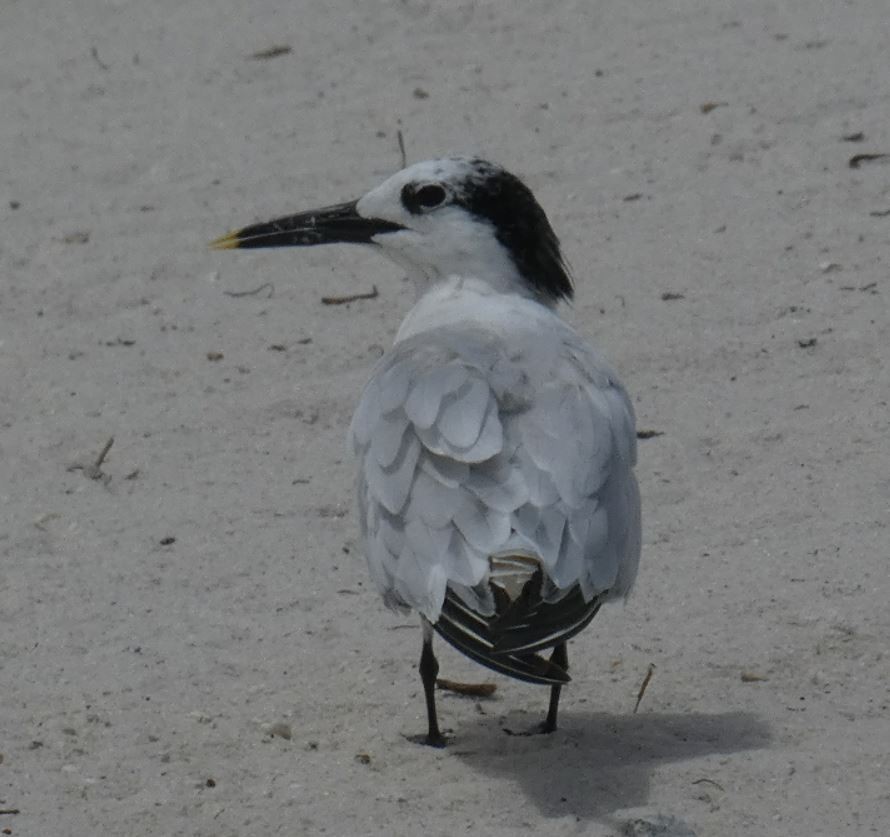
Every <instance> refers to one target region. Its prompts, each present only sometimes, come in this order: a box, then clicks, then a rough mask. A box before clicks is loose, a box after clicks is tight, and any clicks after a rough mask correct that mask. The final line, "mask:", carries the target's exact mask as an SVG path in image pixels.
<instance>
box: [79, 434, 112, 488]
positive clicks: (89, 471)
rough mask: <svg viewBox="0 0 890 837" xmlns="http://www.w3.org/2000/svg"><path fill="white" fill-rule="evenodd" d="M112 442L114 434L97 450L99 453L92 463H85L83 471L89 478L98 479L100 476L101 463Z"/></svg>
mask: <svg viewBox="0 0 890 837" xmlns="http://www.w3.org/2000/svg"><path fill="white" fill-rule="evenodd" d="M113 444H114V436H112V437H111V438H110V439H109V440H108V441H107V442H106V443H105V446H104V447H103V448H102V450H101V451H100V452H99V455H98V456H97V457H96V461H95V462H94V463H93V464H92V465H87V466H86V467H85V468H84V469H83V472H84V474H85V475H86V476H88V477H89V478H90V479H91V480H98V479H101V478H102V463H103V462H104V461H105V457H106V456H108V451H110V450H111V446H112V445H113Z"/></svg>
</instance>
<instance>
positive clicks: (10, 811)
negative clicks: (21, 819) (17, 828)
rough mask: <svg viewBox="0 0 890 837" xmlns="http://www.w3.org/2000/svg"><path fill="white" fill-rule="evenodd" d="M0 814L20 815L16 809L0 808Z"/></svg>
mask: <svg viewBox="0 0 890 837" xmlns="http://www.w3.org/2000/svg"><path fill="white" fill-rule="evenodd" d="M0 814H21V811H20V810H19V809H18V808H0Z"/></svg>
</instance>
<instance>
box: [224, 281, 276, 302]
mask: <svg viewBox="0 0 890 837" xmlns="http://www.w3.org/2000/svg"><path fill="white" fill-rule="evenodd" d="M266 288H268V289H269V296H267V297H266V299H272V297H273V295H274V294H275V286H274V285H273V284H272V283H271V282H264V283H263V284H262V285H260V286H259V287H258V288H254V289H253V290H252V291H223V293H224V294H225V295H226V296H232V297H235V298H236V299H237V298H238V297H241V296H253V295H254V294H258V293H259V292H260V291H264V290H266Z"/></svg>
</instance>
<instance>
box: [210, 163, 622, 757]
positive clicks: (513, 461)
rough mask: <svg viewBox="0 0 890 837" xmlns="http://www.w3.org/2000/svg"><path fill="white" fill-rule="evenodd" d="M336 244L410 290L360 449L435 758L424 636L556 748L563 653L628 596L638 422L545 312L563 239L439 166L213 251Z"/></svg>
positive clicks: (513, 197)
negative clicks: (412, 300) (503, 677)
mask: <svg viewBox="0 0 890 837" xmlns="http://www.w3.org/2000/svg"><path fill="white" fill-rule="evenodd" d="M332 242H352V243H362V244H367V245H371V246H373V247H375V248H378V249H380V250H382V251H383V252H384V253H385V254H387V255H388V256H390V257H391V258H392V259H393V260H394V261H396V262H397V263H398V264H399V265H400V266H402V267H403V268H404V269H406V270H407V271H408V273H409V276H410V277H411V278H412V279H413V281H414V283H415V286H416V288H417V295H418V301H417V303H416V305H415V306H414V308H413V309H412V310H411V311H410V312H409V314H408V315H407V317H406V318H405V320H404V322H403V323H402V326H401V328H400V329H399V333H398V335H397V338H396V342H395V345H394V346H393V348H392V349H391V350H390V351H389V352H387V353H386V354H385V355H384V356H383V357H382V358H381V359H380V361H379V362H378V363H377V365H376V367H375V368H374V370H373V372H372V374H371V379H370V381H369V382H368V384H367V386H366V387H365V389H364V392H363V393H362V396H361V399H360V401H359V404H358V408H357V410H356V412H355V416H354V418H353V421H352V426H351V438H352V445H353V448H354V450H355V453H356V455H357V457H358V462H359V476H358V506H359V514H360V523H361V529H362V536H363V541H364V548H365V554H366V556H367V561H368V566H369V568H370V572H371V576H372V578H373V579H374V582H375V584H376V585H377V588H378V589H379V591H380V592H381V594H382V595H383V598H384V601H385V602H386V603H387V604H388V605H389V606H391V607H394V608H400V609H415V610H417V611H418V612H419V613H420V615H421V617H422V621H423V624H424V643H423V653H422V656H421V665H420V671H421V676H422V679H423V684H424V689H425V695H426V702H427V712H428V720H429V732H428V734H427V736H426V738H425V739H424V740H425V742H426V743H429V744H433V745H436V746H441V745H442V744H443V743H444V737H443V736H442V734H441V732H440V730H439V727H438V720H437V715H436V707H435V696H434V689H435V679H436V674H437V672H438V663H437V661H436V659H435V656H434V654H433V651H432V633H433V629H435V630H436V631H438V632H439V633H440V634H441V635H442V636H443V637H444V638H445V639H447V640H448V641H449V642H450V643H451V644H452V645H454V646H455V647H457V648H459V649H460V650H461V651H463V652H464V653H465V654H467V655H468V656H470V657H471V658H473V659H475V660H477V661H478V662H480V663H482V664H484V665H487V666H489V667H491V668H493V669H495V670H497V671H501V672H503V673H506V674H509V675H511V676H513V677H516V678H518V679H521V680H526V681H529V682H532V683H544V684H549V685H550V686H551V699H550V710H549V712H548V715H547V720H546V722H545V723H544V724H543V727H542V730H543V731H547V732H549V731H552V730H554V729H555V728H556V718H557V708H558V702H559V696H560V688H561V686H562V685H563V684H564V683H566V682H568V681H569V677H568V674H567V668H568V657H567V652H566V641H567V640H568V639H569V638H570V637H572V636H574V634H575V633H577V632H578V631H579V630H581V629H582V628H584V627H585V626H586V625H587V624H588V623H589V622H590V620H591V619H592V618H593V616H594V615H595V614H596V612H597V611H598V610H599V607H600V606H601V604H602V603H603V602H605V601H608V600H610V599H615V598H619V597H622V596H626V595H627V593H628V592H629V591H630V589H631V586H632V585H633V583H634V579H635V577H636V573H637V565H638V562H639V555H640V500H639V493H638V489H637V483H636V480H635V477H634V474H633V467H634V464H635V461H636V432H635V426H634V414H633V408H632V406H631V403H630V400H629V398H628V396H627V393H626V392H625V390H624V388H623V387H622V386H621V384H620V383H619V381H618V378H617V376H616V375H615V373H614V371H613V370H612V369H611V368H610V367H609V366H608V365H607V364H606V363H605V362H604V361H603V360H602V358H601V357H600V356H599V355H598V354H597V353H596V352H595V351H594V350H593V349H592V348H591V347H590V346H589V345H587V343H585V342H584V341H583V340H582V338H581V337H580V336H579V335H578V333H577V332H576V331H575V330H574V329H572V328H571V327H570V326H569V325H568V324H566V323H565V322H564V321H563V320H562V319H561V318H560V317H559V316H558V314H557V313H556V310H555V309H556V305H557V303H558V302H559V301H560V300H561V299H567V298H570V297H571V295H572V286H571V281H570V278H569V275H568V271H567V269H566V267H565V264H564V262H563V259H562V256H561V253H560V248H559V241H558V239H557V237H556V235H555V233H554V232H553V230H552V228H551V227H550V224H549V222H548V220H547V218H546V215H545V214H544V212H543V210H542V209H541V208H540V206H539V205H538V203H537V201H536V200H535V198H534V196H533V195H532V193H531V192H530V191H529V190H528V188H527V187H526V186H525V185H524V184H523V183H522V182H521V181H520V180H518V179H517V178H516V177H514V176H513V175H511V174H509V173H508V172H506V171H504V170H503V169H502V168H500V167H498V166H495V165H492V164H491V163H487V162H485V161H482V160H478V159H469V158H447V159H443V160H431V161H427V162H424V163H418V164H416V165H414V166H411V167H409V168H407V169H405V170H403V171H401V172H398V173H397V174H395V175H393V176H392V177H391V178H389V179H388V180H387V181H385V182H384V183H382V184H381V185H380V186H378V187H377V188H376V189H373V190H372V191H371V192H369V193H368V194H367V195H365V196H364V197H363V198H361V199H360V200H358V201H354V202H351V203H346V204H339V205H337V206H332V207H327V208H325V209H321V210H315V211H312V212H305V213H300V214H298V215H293V216H289V217H286V218H280V219H277V220H275V221H272V222H268V223H264V224H255V225H253V226H251V227H246V228H244V229H242V230H239V231H238V232H235V233H232V234H230V235H229V236H226V237H224V238H222V239H220V240H219V241H218V242H216V246H218V247H223V248H229V247H242V248H249V247H266V246H280V245H298V246H306V245H314V244H324V243H332ZM545 648H553V649H554V651H553V655H552V656H551V657H550V659H549V660H545V659H544V658H543V657H541V656H539V655H538V652H539V651H541V650H543V649H545Z"/></svg>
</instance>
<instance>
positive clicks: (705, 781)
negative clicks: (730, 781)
mask: <svg viewBox="0 0 890 837" xmlns="http://www.w3.org/2000/svg"><path fill="white" fill-rule="evenodd" d="M692 784H693V785H703V784H708V785H713V786H714V787H715V788H717V790H719V791H722V792H723V793H726V789H725V788H724V787H723V785H721V784H720V782H715V781H714V780H713V779H708V778H704V779H696V780H695V781H694V782H693V783H692Z"/></svg>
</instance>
